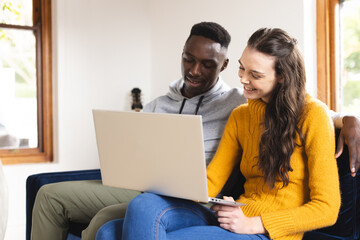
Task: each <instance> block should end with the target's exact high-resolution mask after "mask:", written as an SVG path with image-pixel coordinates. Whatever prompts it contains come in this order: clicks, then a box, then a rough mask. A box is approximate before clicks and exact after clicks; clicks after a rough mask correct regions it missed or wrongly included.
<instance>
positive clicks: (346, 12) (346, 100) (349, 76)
mask: <svg viewBox="0 0 360 240" xmlns="http://www.w3.org/2000/svg"><path fill="white" fill-rule="evenodd" d="M339 9H340V14H339V16H340V45H341V50H340V62H341V63H340V65H341V71H340V72H341V75H340V86H341V89H340V90H341V91H340V93H339V95H340V106H341V111H342V112H345V113H350V114H357V115H360V17H359V16H360V1H359V0H347V1H340V8H339Z"/></svg>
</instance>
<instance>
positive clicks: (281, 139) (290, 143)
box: [247, 28, 306, 189]
mask: <svg viewBox="0 0 360 240" xmlns="http://www.w3.org/2000/svg"><path fill="white" fill-rule="evenodd" d="M247 45H248V47H250V48H253V49H255V50H257V51H259V52H261V53H264V54H267V55H270V56H273V57H275V72H276V77H277V79H281V80H282V81H279V82H278V83H277V85H276V86H275V89H274V90H273V92H272V95H271V97H270V100H269V102H268V103H267V105H266V109H265V117H264V122H263V124H264V132H263V134H262V136H261V139H260V145H259V166H258V167H259V169H260V170H261V171H262V172H263V174H264V178H265V182H266V183H267V184H268V185H269V187H270V189H273V188H274V186H275V182H276V178H277V177H279V178H280V179H281V181H282V182H283V185H282V186H283V187H285V186H287V185H288V184H289V171H292V170H293V169H292V168H291V164H290V158H291V155H292V154H293V152H294V149H295V146H296V141H295V140H296V136H297V135H298V136H299V137H300V140H301V144H303V136H302V134H301V132H300V129H299V127H298V123H299V121H300V118H301V112H302V109H303V107H304V105H305V95H306V94H305V82H306V77H305V67H304V61H303V58H302V55H301V53H300V51H299V50H298V48H297V46H296V40H295V39H293V38H291V37H290V36H289V35H288V34H287V33H286V32H285V31H284V30H281V29H278V28H274V29H269V28H261V29H259V30H257V31H256V32H255V33H254V34H253V35H252V36H251V37H250V39H249V40H248V43H247Z"/></svg>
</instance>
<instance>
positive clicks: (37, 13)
mask: <svg viewBox="0 0 360 240" xmlns="http://www.w3.org/2000/svg"><path fill="white" fill-rule="evenodd" d="M51 22H52V21H51V0H33V23H34V24H33V26H18V25H9V24H0V27H1V28H10V29H33V30H35V29H36V28H38V29H37V31H36V33H37V37H36V39H37V41H36V45H37V46H36V65H37V66H36V69H37V76H36V77H37V103H38V106H37V107H38V147H37V148H17V149H1V150H0V160H1V161H2V163H3V164H5V165H6V164H19V163H39V162H51V161H52V160H53V112H52V34H51V33H52V32H51V30H52V26H51Z"/></svg>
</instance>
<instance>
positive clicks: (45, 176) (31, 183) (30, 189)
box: [26, 169, 101, 240]
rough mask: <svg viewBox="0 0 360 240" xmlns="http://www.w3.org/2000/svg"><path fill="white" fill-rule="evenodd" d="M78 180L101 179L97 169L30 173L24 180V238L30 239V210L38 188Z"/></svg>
mask: <svg viewBox="0 0 360 240" xmlns="http://www.w3.org/2000/svg"><path fill="white" fill-rule="evenodd" d="M80 180H101V173H100V170H99V169H93V170H80V171H67V172H50V173H40V174H34V175H30V176H29V177H28V178H27V180H26V240H30V234H31V224H32V211H33V206H34V202H35V198H36V194H37V192H38V191H39V189H40V188H41V187H42V186H43V185H45V184H49V183H56V182H64V181H80Z"/></svg>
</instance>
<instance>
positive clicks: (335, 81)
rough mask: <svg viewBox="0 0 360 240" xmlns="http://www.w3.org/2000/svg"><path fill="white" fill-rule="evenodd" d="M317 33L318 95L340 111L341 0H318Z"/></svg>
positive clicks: (332, 107) (330, 106) (333, 108)
mask: <svg viewBox="0 0 360 240" xmlns="http://www.w3.org/2000/svg"><path fill="white" fill-rule="evenodd" d="M316 35H317V38H316V44H317V97H318V99H320V100H321V101H323V102H324V103H326V104H327V105H328V106H329V108H330V109H332V110H334V111H339V110H340V101H339V91H338V89H339V83H340V81H339V80H340V77H339V70H340V68H339V66H340V58H339V49H340V48H339V44H340V41H339V38H338V36H339V0H317V1H316Z"/></svg>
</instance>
